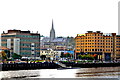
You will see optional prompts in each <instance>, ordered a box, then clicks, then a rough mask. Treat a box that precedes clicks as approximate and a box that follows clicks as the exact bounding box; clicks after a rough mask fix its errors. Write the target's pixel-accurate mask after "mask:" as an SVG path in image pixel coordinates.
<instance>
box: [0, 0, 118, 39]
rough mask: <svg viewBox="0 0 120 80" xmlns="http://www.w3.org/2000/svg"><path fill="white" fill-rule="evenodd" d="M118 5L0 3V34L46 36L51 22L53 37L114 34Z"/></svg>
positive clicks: (69, 0)
mask: <svg viewBox="0 0 120 80" xmlns="http://www.w3.org/2000/svg"><path fill="white" fill-rule="evenodd" d="M6 1H7V2H8V3H6ZM46 1H47V3H46ZM118 1H119V0H98V1H96V0H84V1H83V0H74V1H73V0H65V1H63V0H58V1H55V0H51V1H49V0H45V1H40V0H36V1H34V0H26V1H23V0H18V1H15V0H11V1H9V0H5V1H0V10H1V13H0V17H1V18H0V27H2V29H0V33H2V32H3V31H5V32H7V30H8V29H20V30H30V31H31V32H32V31H33V32H37V31H38V32H39V33H40V34H41V35H44V36H49V35H50V29H51V27H52V19H53V22H54V29H55V33H56V36H65V37H67V36H73V37H75V36H76V35H77V34H82V33H86V32H87V31H101V32H103V33H118ZM66 4H67V5H66ZM6 5H7V6H6Z"/></svg>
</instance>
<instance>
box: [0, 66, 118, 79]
mask: <svg viewBox="0 0 120 80" xmlns="http://www.w3.org/2000/svg"><path fill="white" fill-rule="evenodd" d="M119 68H120V67H98V68H74V69H61V68H60V69H36V70H16V71H0V78H1V79H3V80H4V79H6V78H7V79H8V80H9V79H11V78H12V79H27V78H28V79H31V78H119V76H120V69H119Z"/></svg>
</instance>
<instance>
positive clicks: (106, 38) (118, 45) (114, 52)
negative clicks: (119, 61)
mask: <svg viewBox="0 0 120 80" xmlns="http://www.w3.org/2000/svg"><path fill="white" fill-rule="evenodd" d="M75 41H76V46H75V53H76V57H77V55H78V54H85V53H86V54H93V55H94V54H97V59H98V60H115V59H116V58H120V56H119V55H120V37H119V36H118V35H116V33H106V34H105V33H102V32H100V31H96V32H93V31H88V33H85V34H77V36H76V37H75Z"/></svg>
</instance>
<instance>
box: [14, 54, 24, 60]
mask: <svg viewBox="0 0 120 80" xmlns="http://www.w3.org/2000/svg"><path fill="white" fill-rule="evenodd" d="M12 58H13V59H21V58H22V56H21V55H18V54H16V53H14V54H13V55H12Z"/></svg>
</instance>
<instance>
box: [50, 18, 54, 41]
mask: <svg viewBox="0 0 120 80" xmlns="http://www.w3.org/2000/svg"><path fill="white" fill-rule="evenodd" d="M54 39H55V30H54V24H53V19H52V28H51V30H50V42H52V41H53V40H54Z"/></svg>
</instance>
